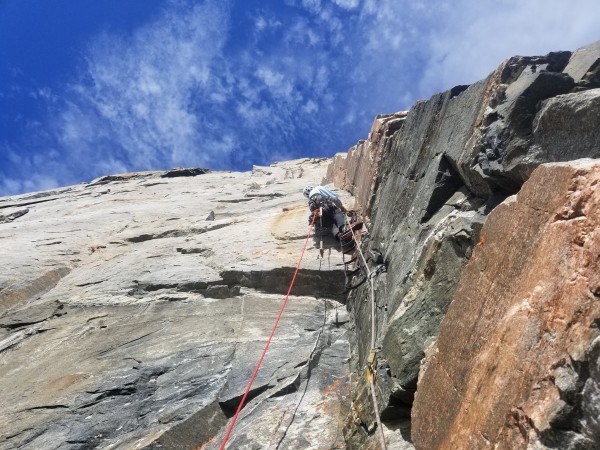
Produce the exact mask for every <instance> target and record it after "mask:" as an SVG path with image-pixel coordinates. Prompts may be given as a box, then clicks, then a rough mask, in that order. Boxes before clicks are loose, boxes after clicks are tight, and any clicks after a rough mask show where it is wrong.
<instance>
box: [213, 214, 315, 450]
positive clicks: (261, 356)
mask: <svg viewBox="0 0 600 450" xmlns="http://www.w3.org/2000/svg"><path fill="white" fill-rule="evenodd" d="M315 217H316V216H315V215H313V219H312V222H311V223H310V227H309V229H308V234H307V235H306V240H305V241H304V247H303V248H302V253H300V258H299V259H298V264H296V271H295V272H294V276H293V277H292V281H291V283H290V287H289V288H288V291H287V294H285V298H284V299H283V304H282V305H281V308H280V309H279V314H278V316H277V319H276V320H275V324H274V325H273V329H272V330H271V334H270V335H269V339H267V343H266V345H265V348H264V350H263V352H262V354H261V355H260V358H259V360H258V363H257V364H256V368H255V369H254V373H253V374H252V377H251V378H250V381H249V382H248V386H247V387H246V392H245V393H244V396H243V397H242V400H241V401H240V404H239V405H238V408H237V411H236V412H235V415H234V416H233V419H232V420H231V423H230V424H229V427H228V428H227V433H226V434H225V437H224V438H223V442H222V443H221V446H220V447H219V450H223V449H224V448H225V444H227V440H228V439H229V435H230V434H231V431H232V430H233V426H234V425H235V422H236V421H237V419H238V416H239V414H240V411H241V410H242V407H243V406H244V403H245V402H246V398H247V397H248V393H249V392H250V388H251V387H252V384H253V383H254V380H255V378H256V376H257V375H258V369H260V365H261V364H262V362H263V359H264V358H265V354H266V353H267V350H268V348H269V345H270V344H271V340H272V339H273V335H274V334H275V330H276V329H277V325H278V324H279V319H281V315H282V314H283V310H284V309H285V305H286V304H287V301H288V298H289V296H290V292H291V291H292V287H293V286H294V282H295V281H296V275H298V270H299V269H300V263H301V262H302V258H303V257H304V252H305V251H306V245H307V244H308V239H309V238H310V233H311V232H312V229H313V226H314V224H315Z"/></svg>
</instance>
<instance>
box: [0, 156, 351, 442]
mask: <svg viewBox="0 0 600 450" xmlns="http://www.w3.org/2000/svg"><path fill="white" fill-rule="evenodd" d="M327 162H328V161H326V160H309V159H306V160H298V161H291V162H286V163H280V164H276V165H274V166H271V167H255V168H254V170H252V172H246V173H236V172H214V173H212V172H208V173H205V172H206V171H203V170H198V169H193V170H185V169H183V170H173V171H168V172H148V173H135V174H125V175H116V176H107V177H104V178H101V179H98V180H95V181H94V182H92V183H89V184H82V185H77V186H71V187H67V188H63V189H59V190H56V191H49V192H41V193H35V194H28V195H22V196H18V197H5V198H1V199H0V242H1V245H0V260H1V261H2V271H1V272H0V378H1V379H2V383H1V384H0V405H2V408H0V448H3V449H4V448H6V449H9V448H10V449H14V448H23V449H49V448H96V447H99V448H142V447H144V446H150V447H151V448H177V449H185V448H190V449H191V448H197V447H199V446H200V445H202V444H205V445H206V446H207V447H210V446H211V445H213V446H214V445H216V446H218V445H220V442H221V438H222V437H223V430H224V427H225V425H226V424H227V423H228V418H229V417H231V415H232V414H233V412H234V411H235V409H236V408H237V405H238V402H239V400H240V398H241V395H242V394H243V392H244V390H245V388H246V384H247V382H248V381H249V379H250V375H251V374H252V371H253V370H254V367H255V365H256V363H257V361H258V358H259V356H260V354H261V352H262V349H263V347H264V344H265V342H266V340H267V337H268V336H269V333H270V331H271V328H272V326H273V323H274V321H275V317H276V316H277V312H278V310H279V307H280V305H281V302H282V300H283V294H284V293H285V292H286V291H287V289H288V285H289V283H290V281H291V276H292V274H293V272H294V268H295V267H296V263H297V260H298V257H299V256H300V250H301V249H302V245H303V243H304V239H305V237H306V234H307V232H308V224H307V220H306V219H307V215H308V214H307V208H306V204H305V199H304V198H303V197H302V187H303V186H304V185H305V184H308V183H315V182H319V181H320V180H321V179H322V178H323V176H324V175H325V170H326V167H327ZM344 199H345V200H346V203H347V204H349V205H351V202H350V198H349V196H346V197H344ZM318 256H319V252H318V250H317V247H316V243H315V242H314V241H313V239H312V238H311V239H310V241H309V246H308V251H307V254H306V255H305V258H304V261H303V264H302V267H301V270H300V272H299V275H298V279H297V281H296V288H295V289H294V290H293V291H292V297H291V298H290V301H289V303H288V305H287V308H286V311H285V313H284V315H283V318H282V321H281V323H280V326H279V328H278V330H277V332H276V334H275V337H274V340H273V343H272V345H271V347H270V350H269V352H268V354H267V357H266V358H265V360H264V363H263V366H262V369H261V371H260V372H259V373H258V377H257V380H256V382H255V383H254V386H253V389H252V391H251V392H250V399H251V401H250V402H249V404H248V406H247V407H246V408H244V410H243V412H242V414H241V418H240V420H239V421H238V425H237V426H236V429H235V430H234V433H233V434H232V436H231V439H230V442H231V447H230V448H240V446H241V445H242V443H245V444H248V445H253V446H254V448H256V447H257V446H258V447H260V448H263V447H266V446H268V445H274V443H280V445H281V446H283V447H287V448H320V447H319V446H320V445H321V443H323V442H326V443H327V445H330V446H331V448H334V447H336V446H340V445H343V437H342V433H341V429H342V426H343V420H344V418H345V416H346V415H347V410H348V405H347V397H348V389H347V386H348V385H347V379H348V378H347V372H348V366H347V359H348V353H349V349H348V339H347V337H346V331H345V327H344V323H345V322H346V321H347V314H346V313H345V310H344V308H343V307H342V305H341V304H340V302H339V300H341V299H342V298H343V297H342V295H341V292H342V290H343V279H344V278H343V274H342V271H341V268H340V267H339V266H336V264H338V263H339V262H341V257H339V253H338V252H337V246H333V248H327V250H326V253H325V255H324V258H318Z"/></svg>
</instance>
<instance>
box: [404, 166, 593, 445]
mask: <svg viewBox="0 0 600 450" xmlns="http://www.w3.org/2000/svg"><path fill="white" fill-rule="evenodd" d="M599 206H600V161H598V160H590V159H585V160H578V161H575V162H572V163H555V164H547V165H542V166H540V167H539V168H538V169H536V170H535V171H534V173H533V174H532V176H531V178H530V179H529V180H528V181H527V182H526V183H525V184H524V186H523V188H522V190H521V191H520V192H519V193H518V195H517V196H514V197H510V198H509V199H507V200H506V201H505V202H504V203H502V204H501V205H500V206H498V207H497V208H496V209H495V210H494V211H493V212H492V213H491V214H490V215H489V217H488V219H487V221H486V223H485V225H484V227H483V229H482V232H481V236H482V237H481V240H480V243H479V245H478V246H477V248H476V250H475V251H474V253H473V256H472V258H471V260H470V262H469V264H468V265H467V268H466V269H465V272H464V273H463V276H462V278H461V281H460V283H459V286H458V288H457V291H456V293H455V295H454V297H453V300H452V303H451V305H450V307H449V310H448V313H447V315H446V316H445V318H444V319H443V321H442V325H441V330H440V334H439V338H438V340H437V342H436V343H435V344H434V345H433V346H432V347H430V349H429V350H428V352H427V353H428V354H427V358H426V362H425V363H424V365H423V367H422V371H421V376H420V379H419V384H418V388H417V394H416V399H415V403H414V405H413V424H412V425H413V428H412V437H413V440H414V443H415V446H416V447H417V448H422V449H482V448H497V449H505V448H510V449H515V448H548V447H550V448H597V447H594V445H597V443H598V442H599V440H598V439H599V437H600V426H599V422H598V415H597V412H598V398H600V397H599V388H598V386H599V383H598V379H597V377H598V363H599V361H596V359H598V358H599V353H600V339H597V338H598V335H599V332H598V323H599V322H598V321H599V318H600V275H599V274H600V272H599V269H600V267H599V259H600V209H599ZM590 373H591V375H590Z"/></svg>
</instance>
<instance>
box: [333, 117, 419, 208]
mask: <svg viewBox="0 0 600 450" xmlns="http://www.w3.org/2000/svg"><path fill="white" fill-rule="evenodd" d="M406 115H407V112H405V111H404V112H398V113H395V114H386V115H379V116H377V117H375V120H374V121H373V126H372V127H371V132H370V133H369V137H368V139H367V140H366V141H359V142H358V144H356V145H355V146H354V147H352V148H351V149H350V150H348V153H338V154H337V155H335V157H334V158H333V161H332V163H331V164H330V165H329V167H328V168H327V177H326V178H327V180H328V181H329V182H332V183H334V185H335V186H336V187H338V188H340V189H346V190H348V191H350V193H352V194H353V195H355V196H356V206H357V207H358V208H359V209H360V210H361V211H362V212H363V214H365V215H366V216H367V217H368V216H370V215H371V208H372V206H373V201H374V199H375V193H376V191H377V187H378V185H379V182H380V171H379V164H380V162H381V159H382V157H383V155H384V154H385V152H386V148H387V146H388V144H389V138H390V136H392V135H393V134H394V133H395V132H396V131H398V130H399V129H400V128H401V127H402V124H403V122H404V119H405V118H406Z"/></svg>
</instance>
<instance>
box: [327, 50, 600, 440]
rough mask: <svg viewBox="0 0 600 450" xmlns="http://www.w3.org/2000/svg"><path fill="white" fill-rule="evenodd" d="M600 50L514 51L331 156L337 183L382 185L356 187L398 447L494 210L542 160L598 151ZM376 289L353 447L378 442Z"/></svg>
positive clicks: (365, 314) (362, 354)
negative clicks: (430, 352) (423, 369)
mask: <svg viewBox="0 0 600 450" xmlns="http://www.w3.org/2000/svg"><path fill="white" fill-rule="evenodd" d="M599 48H600V47H599V46H598V44H593V45H591V46H588V47H586V48H585V50H584V49H580V50H578V51H576V52H574V53H573V54H571V53H570V52H558V53H550V54H548V55H546V56H540V57H514V58H511V59H509V60H507V61H506V62H504V63H503V64H502V65H501V66H500V67H499V68H498V69H497V70H496V71H494V73H492V74H491V75H490V76H489V77H488V78H486V79H485V80H482V81H480V82H477V83H475V84H473V85H471V86H457V87H455V88H453V89H451V90H449V91H446V92H443V93H440V94H437V95H434V96H433V97H432V98H431V99H429V100H427V101H419V102H417V103H416V104H415V105H414V106H413V107H412V108H411V109H410V111H408V113H407V114H405V113H402V125H401V126H400V127H398V128H397V129H393V130H391V131H390V133H387V134H385V139H383V140H382V141H381V142H382V143H380V144H376V139H375V138H373V135H372V134H371V136H370V139H369V140H367V141H365V142H360V143H359V144H358V145H357V147H355V148H353V149H351V151H349V152H348V154H347V155H346V156H343V155H339V156H336V159H334V163H333V164H332V167H331V168H330V171H329V172H328V174H329V179H330V180H332V181H334V182H335V183H336V185H338V186H340V187H348V186H351V185H353V186H356V185H357V184H358V183H356V182H354V181H353V177H354V174H366V175H370V176H371V179H370V180H368V181H365V180H361V186H376V192H375V195H374V196H373V191H372V190H369V191H368V192H369V193H368V195H367V194H365V192H362V191H360V190H359V192H356V193H355V195H356V197H357V198H358V199H365V198H367V199H368V198H371V199H372V200H370V201H368V200H362V201H361V202H359V204H360V205H361V207H363V208H365V209H364V211H368V214H365V216H367V218H368V219H370V221H369V223H368V224H367V226H368V229H369V231H370V233H369V234H368V235H366V236H364V237H363V240H364V241H365V242H364V245H363V248H364V250H365V253H366V255H368V257H369V260H370V261H369V264H370V266H371V268H375V267H376V266H377V265H378V264H381V263H383V264H384V265H385V267H386V268H387V272H385V273H383V274H381V275H379V276H378V277H376V278H375V279H374V283H373V284H374V290H375V297H376V302H377V305H376V312H375V316H376V317H375V335H376V347H377V348H378V349H379V351H378V356H377V361H376V369H377V374H378V376H377V390H378V393H377V395H378V403H379V409H380V413H381V417H382V420H383V427H384V430H385V434H386V436H387V439H389V440H390V442H392V441H393V442H395V444H394V445H396V446H398V448H401V447H403V446H406V447H407V448H409V447H410V446H411V445H412V444H411V443H410V436H409V435H410V431H409V430H410V426H411V424H410V415H411V408H412V405H413V399H414V395H415V391H416V390H417V382H418V379H419V370H420V365H421V363H422V362H423V359H424V357H425V351H426V349H427V348H428V347H429V346H430V345H431V344H433V343H434V342H435V341H436V339H437V336H438V333H439V329H440V323H441V321H442V320H443V318H444V316H445V315H446V312H447V310H448V307H449V305H450V303H451V301H452V298H453V296H454V293H455V290H456V288H457V285H458V283H459V280H460V279H461V277H462V276H463V270H464V267H465V265H466V264H467V262H468V261H469V260H470V258H471V256H472V254H473V251H474V250H475V249H476V248H477V245H478V243H480V231H481V228H482V226H483V224H484V223H485V221H486V217H487V216H488V214H489V213H490V211H492V210H493V209H494V208H495V207H496V206H497V205H498V204H500V203H501V202H502V201H504V200H505V199H506V198H507V197H509V196H511V195H513V194H514V193H516V192H518V191H519V190H520V189H521V186H522V185H523V183H524V182H525V181H526V180H527V179H529V177H530V176H531V174H532V172H533V171H534V170H535V169H536V168H537V167H539V166H540V165H541V164H544V163H549V162H560V161H571V160H575V159H578V158H582V157H589V158H600V145H599V139H600V127H598V117H600V115H599V114H598V105H597V98H598V89H597V88H596V85H595V84H594V83H595V81H594V80H595V76H596V75H595V73H596V70H597V67H598V60H599V59H600V51H599ZM575 71H577V74H579V75H577V74H576V73H575ZM377 122H378V119H376V122H375V124H374V127H373V128H374V129H375V128H376V127H378V126H379V124H378V123H377ZM357 149H360V151H357ZM373 161H379V163H378V164H374V163H373ZM374 165H375V167H373V166H374ZM545 189H547V190H549V191H552V189H553V187H552V185H551V184H550V185H548V186H547V187H546V188H545ZM365 205H366V206H365ZM369 208H370V209H369ZM540 208H544V206H542V205H540ZM490 276H493V275H490ZM369 289H370V288H369V285H368V284H365V285H363V286H361V287H360V288H358V289H356V290H354V291H353V292H352V293H351V295H350V297H349V300H348V308H349V310H350V313H351V316H350V317H351V327H352V330H353V332H354V333H353V335H352V336H351V337H352V341H351V343H352V349H353V353H352V361H351V363H352V366H351V367H352V369H353V372H354V373H355V374H356V376H353V378H352V382H353V386H352V389H353V392H354V402H353V415H352V418H351V420H349V422H348V424H347V427H346V429H345V433H346V437H347V439H348V446H349V448H378V445H379V444H378V439H377V437H376V435H375V434H374V429H375V427H376V425H375V418H374V415H373V412H372V408H373V406H372V404H371V402H370V396H369V394H368V388H367V384H366V377H365V376H364V375H363V368H364V366H365V364H366V362H367V357H368V356H369V354H370V350H371V348H370V342H371V333H372V327H371V322H372V317H371V307H370V304H369V295H370V294H369ZM431 382H435V380H433V379H430V380H429V383H431ZM421 386H422V385H421V384H419V389H421ZM430 406H431V405H430ZM428 413H429V414H432V411H431V410H429V411H428ZM431 420H432V421H435V420H436V416H435V415H433V418H432V419H431ZM407 430H408V431H407ZM420 448H429V447H427V446H426V445H425V446H420Z"/></svg>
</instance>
